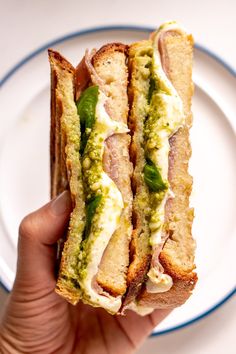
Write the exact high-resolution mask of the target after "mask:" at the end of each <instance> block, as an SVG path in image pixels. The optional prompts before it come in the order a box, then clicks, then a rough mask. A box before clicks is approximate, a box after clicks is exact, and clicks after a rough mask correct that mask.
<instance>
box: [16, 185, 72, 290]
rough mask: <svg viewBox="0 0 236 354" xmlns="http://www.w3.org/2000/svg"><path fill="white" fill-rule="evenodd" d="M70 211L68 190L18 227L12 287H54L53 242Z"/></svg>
mask: <svg viewBox="0 0 236 354" xmlns="http://www.w3.org/2000/svg"><path fill="white" fill-rule="evenodd" d="M70 211H71V200H70V195H69V192H68V191H65V192H63V193H62V194H60V195H59V196H58V197H57V198H56V199H53V200H52V201H51V202H49V203H48V204H46V205H45V206H43V207H42V208H40V209H38V210H37V211H35V212H33V213H31V214H29V215H27V216H26V217H25V218H24V219H23V221H22V222H21V224H20V228H19V242H18V261H17V275H16V280H15V286H16V285H17V284H19V283H20V286H22V285H23V286H30V287H31V286H33V287H34V285H36V284H37V288H38V287H42V286H46V287H48V286H50V287H54V286H55V274H54V273H55V261H56V241H57V240H58V239H59V238H61V237H62V236H63V234H64V232H65V229H66V227H67V224H68V221H69V215H70Z"/></svg>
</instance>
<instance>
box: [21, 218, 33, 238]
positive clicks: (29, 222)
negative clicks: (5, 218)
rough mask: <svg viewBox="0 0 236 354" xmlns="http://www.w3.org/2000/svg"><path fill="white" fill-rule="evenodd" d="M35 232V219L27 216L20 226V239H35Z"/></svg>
mask: <svg viewBox="0 0 236 354" xmlns="http://www.w3.org/2000/svg"><path fill="white" fill-rule="evenodd" d="M35 231H36V230H35V222H34V218H33V217H32V216H31V215H27V216H25V217H24V219H23V220H22V221H21V223H20V226H19V236H20V238H26V239H33V238H34V234H35Z"/></svg>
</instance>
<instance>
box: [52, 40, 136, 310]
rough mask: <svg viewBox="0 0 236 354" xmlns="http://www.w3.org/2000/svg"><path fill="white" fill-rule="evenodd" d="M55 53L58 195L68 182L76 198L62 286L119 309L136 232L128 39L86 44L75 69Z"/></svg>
mask: <svg viewBox="0 0 236 354" xmlns="http://www.w3.org/2000/svg"><path fill="white" fill-rule="evenodd" d="M49 60H50V64H51V80H52V95H51V98H52V99H51V113H52V119H51V122H52V123H51V156H52V164H51V176H52V177H51V178H52V180H51V185H52V197H54V196H55V195H57V194H58V192H60V191H62V190H63V189H64V188H67V185H68V186H69V188H70V191H71V195H72V202H73V204H74V205H73V211H72V214H71V219H70V224H69V229H68V235H67V240H66V242H65V244H64V247H63V252H62V255H61V265H60V271H59V277H58V281H57V287H56V291H57V293H59V294H61V295H62V296H64V297H65V298H66V299H67V300H68V301H69V302H71V303H72V304H76V303H77V302H78V301H79V299H80V298H81V299H82V300H83V301H84V302H87V303H90V304H92V305H93V306H100V307H103V308H105V309H106V310H107V311H109V312H111V313H116V312H117V311H118V310H119V308H120V307H121V303H122V296H123V295H124V293H125V292H126V275H127V270H128V265H129V242H130V238H131V232H132V223H131V213H132V191H131V182H130V178H131V173H132V167H131V166H132V165H131V163H130V159H129V144H130V135H129V134H128V132H129V129H128V126H127V119H128V95H127V80H128V70H127V64H126V62H127V47H126V46H125V45H122V44H119V43H113V44H109V45H106V46H104V47H102V48H101V49H100V50H99V51H98V52H96V51H93V52H92V53H88V52H86V55H85V57H84V58H83V59H82V61H81V63H80V64H79V65H78V66H77V68H76V69H74V68H73V67H72V66H71V64H69V63H68V62H67V61H66V60H65V59H64V58H63V57H61V55H60V54H59V53H57V52H54V51H52V50H49ZM67 181H68V182H67Z"/></svg>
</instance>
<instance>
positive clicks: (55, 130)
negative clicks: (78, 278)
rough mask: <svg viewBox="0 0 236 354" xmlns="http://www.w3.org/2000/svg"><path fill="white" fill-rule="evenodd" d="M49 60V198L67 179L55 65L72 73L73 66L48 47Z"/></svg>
mask: <svg viewBox="0 0 236 354" xmlns="http://www.w3.org/2000/svg"><path fill="white" fill-rule="evenodd" d="M48 55H49V62H50V65H51V126H50V170H51V198H55V197H56V196H57V195H58V194H60V193H61V192H63V191H64V190H66V189H67V188H68V179H67V171H66V163H65V145H66V141H65V135H64V134H63V132H62V129H61V116H62V113H63V109H62V101H61V97H59V96H58V95H57V94H56V88H57V80H58V76H57V71H56V66H55V64H56V65H59V66H60V68H61V69H62V70H65V71H67V72H68V73H69V74H71V76H72V77H73V75H74V68H73V66H72V65H71V64H70V63H69V62H68V61H67V60H66V59H65V58H64V57H62V56H61V55H60V53H58V52H56V51H54V50H52V49H49V50H48Z"/></svg>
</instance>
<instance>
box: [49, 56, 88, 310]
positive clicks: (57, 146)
mask: <svg viewBox="0 0 236 354" xmlns="http://www.w3.org/2000/svg"><path fill="white" fill-rule="evenodd" d="M49 61H50V66H51V161H52V162H51V176H52V177H51V179H52V183H51V190H52V192H51V194H52V197H54V196H56V195H57V194H58V193H60V192H62V191H63V190H64V189H66V188H67V185H68V184H69V188H70V193H71V199H72V203H73V207H74V209H73V212H72V213H71V218H70V224H69V229H68V234H67V240H66V242H65V244H64V249H63V252H62V256H61V264H60V270H59V276H58V280H57V285H56V292H57V293H58V294H60V295H62V296H63V297H65V298H66V299H67V300H68V301H69V302H71V303H72V304H76V303H77V302H78V300H79V298H80V289H79V284H78V283H77V269H76V268H77V262H78V255H79V247H80V242H81V237H82V232H83V229H84V224H85V205H84V198H83V185H82V176H81V165H80V156H79V149H80V121H79V116H78V114H77V109H76V105H75V102H74V84H73V82H74V68H73V66H72V65H71V64H70V63H69V62H68V61H67V60H66V59H64V58H63V57H62V56H61V55H60V54H59V53H57V52H55V51H53V50H49ZM55 128H56V129H55ZM67 176H68V177H67ZM67 179H68V182H67Z"/></svg>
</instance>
